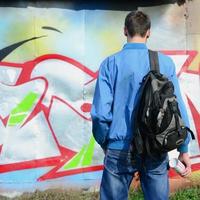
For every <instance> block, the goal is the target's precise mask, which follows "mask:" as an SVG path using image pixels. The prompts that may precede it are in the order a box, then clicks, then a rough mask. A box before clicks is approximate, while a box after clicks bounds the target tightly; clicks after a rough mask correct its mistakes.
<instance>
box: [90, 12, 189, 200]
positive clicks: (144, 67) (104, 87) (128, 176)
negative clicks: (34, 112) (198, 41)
mask: <svg viewBox="0 0 200 200" xmlns="http://www.w3.org/2000/svg"><path fill="white" fill-rule="evenodd" d="M150 26H151V22H150V19H149V17H148V16H147V15H146V14H144V13H143V12H141V11H133V12H130V13H129V14H128V15H127V16H126V19H125V27H124V34H125V36H126V37H127V43H126V44H125V45H124V47H123V49H122V50H121V51H119V52H118V53H116V54H114V55H112V56H109V57H108V58H106V59H105V60H104V61H103V62H102V64H101V66H100V69H99V76H98V80H97V83H96V88H95V93H94V99H93V105H92V110H91V116H92V122H93V134H94V137H95V139H96V141H97V142H98V143H99V145H100V146H101V147H102V149H103V150H104V152H105V159H104V166H105V168H104V171H103V177H102V181H101V188H100V199H101V200H126V199H127V198H128V190H129V186H130V184H131V181H132V178H133V176H134V173H135V172H136V171H139V173H140V181H141V186H142V190H143V192H144V197H145V200H167V199H168V196H169V183H168V155H167V154H163V155H162V156H160V157H158V158H157V159H152V158H151V157H149V156H147V155H146V156H145V157H144V158H140V156H138V155H134V152H133V155H134V156H132V155H131V151H132V146H131V143H132V138H133V135H134V130H132V121H131V116H132V113H133V110H134V109H135V108H134V102H135V97H136V94H137V92H138V89H139V87H140V82H141V81H142V79H143V77H144V76H145V75H146V74H147V73H148V71H149V70H150V66H149V55H148V49H147V47H146V42H147V39H148V37H149V36H150ZM158 56H159V64H160V72H161V73H162V74H165V75H166V76H167V77H168V78H169V79H170V80H171V81H172V82H173V84H174V87H175V94H176V96H177V98H178V102H179V107H180V109H181V115H182V118H183V119H184V121H185V123H186V125H187V126H189V122H188V117H187V112H186V109H185V106H184V103H183V100H182V98H181V94H180V89H179V84H178V80H177V77H176V71H175V65H174V63H173V61H172V60H171V59H170V58H169V57H168V56H165V55H163V54H161V53H159V55H158ZM189 140H190V137H189V136H188V138H187V139H186V141H185V143H184V144H183V145H182V146H181V147H180V148H179V149H178V151H179V152H180V155H179V159H180V160H181V161H182V162H183V163H184V164H185V165H186V170H185V172H184V173H182V176H183V177H185V176H188V175H189V174H190V173H191V164H190V159H189V156H188V153H187V152H188V143H189Z"/></svg>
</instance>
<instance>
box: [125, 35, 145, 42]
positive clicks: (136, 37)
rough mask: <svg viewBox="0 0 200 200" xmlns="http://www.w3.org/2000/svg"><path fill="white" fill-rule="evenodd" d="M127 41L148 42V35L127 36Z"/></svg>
mask: <svg viewBox="0 0 200 200" xmlns="http://www.w3.org/2000/svg"><path fill="white" fill-rule="evenodd" d="M127 42H129V43H146V42H147V38H146V37H140V36H134V37H132V38H131V37H127Z"/></svg>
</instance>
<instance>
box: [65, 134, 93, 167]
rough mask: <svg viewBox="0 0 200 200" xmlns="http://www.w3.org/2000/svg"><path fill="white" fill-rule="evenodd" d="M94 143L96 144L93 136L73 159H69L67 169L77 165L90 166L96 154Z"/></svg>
mask: <svg viewBox="0 0 200 200" xmlns="http://www.w3.org/2000/svg"><path fill="white" fill-rule="evenodd" d="M94 145H95V139H94V137H93V136H92V137H91V138H90V142H89V144H88V145H84V146H83V147H82V149H81V151H80V152H79V153H78V154H76V155H75V157H74V158H72V160H71V161H69V162H68V163H67V164H66V165H65V166H64V169H65V170H69V169H72V168H77V167H85V166H89V165H91V163H92V157H93V154H94Z"/></svg>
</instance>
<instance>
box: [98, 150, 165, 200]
mask: <svg viewBox="0 0 200 200" xmlns="http://www.w3.org/2000/svg"><path fill="white" fill-rule="evenodd" d="M104 166H105V167H104V171H103V176H102V181H101V187H100V200H127V199H128V191H129V187H130V184H131V181H132V179H133V177H134V173H135V172H136V171H139V174H140V182H141V187H142V190H143V193H144V198H145V200H168V199H169V181H168V155H167V154H163V155H162V156H160V157H159V158H158V159H156V160H155V159H153V158H150V157H146V158H141V157H139V156H134V157H133V156H132V155H131V153H130V152H126V151H120V150H111V149H108V150H107V151H106V154H105V159H104Z"/></svg>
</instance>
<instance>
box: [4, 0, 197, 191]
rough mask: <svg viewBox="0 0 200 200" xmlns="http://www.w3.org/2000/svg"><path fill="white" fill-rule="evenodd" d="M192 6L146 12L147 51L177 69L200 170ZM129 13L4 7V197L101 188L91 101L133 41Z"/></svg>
mask: <svg viewBox="0 0 200 200" xmlns="http://www.w3.org/2000/svg"><path fill="white" fill-rule="evenodd" d="M194 6H196V7H198V6H199V7H200V4H199V3H197V1H196V2H195V1H194V2H190V3H188V4H186V5H185V6H181V7H178V6H177V5H176V4H169V5H163V6H156V7H145V8H142V7H141V8H139V9H140V10H143V11H145V12H146V13H148V14H149V15H150V17H151V18H152V32H151V38H150V39H149V41H148V44H147V45H148V47H149V48H151V49H155V50H159V51H161V52H163V53H164V54H166V55H169V56H170V57H171V58H172V59H173V61H174V62H175V64H176V70H177V75H178V77H179V81H180V85H181V90H182V95H183V98H184V100H185V103H186V106H187V110H188V115H189V118H190V125H191V128H192V130H193V131H194V133H195V136H196V140H195V141H192V142H191V144H190V147H189V150H190V156H191V159H192V163H193V165H192V167H193V170H194V171H199V170H200V149H199V147H200V124H199V121H200V101H199V99H200V71H199V63H200V60H199V55H200V35H199V34H200V32H199V31H200V30H196V29H195V27H197V26H195V27H193V26H194V25H193V24H194V21H193V20H194V19H193V17H194V16H193V15H195V12H193V15H190V13H192V12H191V9H192V7H194ZM196 12H197V13H198V9H197V10H196ZM127 13H128V12H127V11H111V10H72V9H67V8H64V9H61V8H49V9H47V8H36V7H27V8H14V7H4V8H3V7H1V8H0V49H1V50H0V99H1V101H0V192H1V193H3V194H6V193H9V192H14V191H17V192H24V191H34V190H35V189H41V190H44V189H47V188H52V187H53V188H55V187H74V186H75V187H86V188H87V187H91V186H98V184H99V182H100V179H101V175H102V169H103V165H102V163H103V152H102V150H101V149H100V147H99V146H98V144H97V143H96V142H95V141H94V138H93V137H92V132H91V117H90V108H91V102H92V98H93V92H94V86H95V82H96V78H97V74H98V68H99V64H100V63H101V61H102V60H103V59H104V58H105V57H106V56H108V55H110V54H113V53H115V52H116V51H118V50H120V49H121V48H122V47H123V45H124V44H125V43H126V41H125V37H124V36H123V23H124V18H125V16H126V14H127ZM195 23H196V21H195ZM190 31H191V32H190ZM194 31H196V32H195V34H194ZM176 154H177V153H176V152H172V153H171V154H170V156H172V157H173V156H175V155H176ZM171 175H172V176H173V173H172V174H171ZM19 183H20V184H19Z"/></svg>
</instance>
